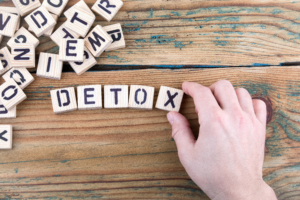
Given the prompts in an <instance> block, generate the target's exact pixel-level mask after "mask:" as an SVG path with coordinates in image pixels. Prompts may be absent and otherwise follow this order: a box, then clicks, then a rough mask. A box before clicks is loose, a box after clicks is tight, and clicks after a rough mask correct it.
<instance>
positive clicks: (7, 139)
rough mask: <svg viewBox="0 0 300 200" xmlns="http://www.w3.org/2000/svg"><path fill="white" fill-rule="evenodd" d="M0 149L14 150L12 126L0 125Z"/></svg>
mask: <svg viewBox="0 0 300 200" xmlns="http://www.w3.org/2000/svg"><path fill="white" fill-rule="evenodd" d="M0 149H12V126H11V125H0Z"/></svg>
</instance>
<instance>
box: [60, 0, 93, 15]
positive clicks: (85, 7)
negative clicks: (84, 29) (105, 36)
mask: <svg viewBox="0 0 300 200" xmlns="http://www.w3.org/2000/svg"><path fill="white" fill-rule="evenodd" d="M76 8H82V9H83V10H85V11H86V12H87V13H89V14H90V15H92V16H95V15H94V13H93V12H92V11H91V9H90V8H89V6H88V5H87V4H86V3H85V2H84V1H83V0H80V1H78V2H77V3H76V4H75V5H74V6H72V7H71V8H69V9H68V10H66V11H65V12H64V15H65V16H66V18H67V19H69V18H71V15H73V13H74V9H76Z"/></svg>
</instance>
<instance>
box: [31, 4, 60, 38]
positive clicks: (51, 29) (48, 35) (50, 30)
mask: <svg viewBox="0 0 300 200" xmlns="http://www.w3.org/2000/svg"><path fill="white" fill-rule="evenodd" d="M45 1H46V0H45ZM45 1H44V2H45ZM50 15H51V16H52V17H53V19H54V20H55V21H56V22H57V19H58V16H57V15H54V14H51V13H50ZM54 28H55V25H54V26H52V28H50V29H49V30H48V31H46V32H45V33H44V34H43V36H47V37H50V36H51V35H52V32H53V30H54ZM28 30H29V31H31V32H33V30H32V28H31V27H29V28H28Z"/></svg>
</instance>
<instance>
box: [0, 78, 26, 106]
mask: <svg viewBox="0 0 300 200" xmlns="http://www.w3.org/2000/svg"><path fill="white" fill-rule="evenodd" d="M26 98H27V97H26V94H25V93H24V92H23V90H22V89H21V88H20V87H19V86H18V84H17V83H16V82H15V81H14V79H12V78H11V79H9V80H8V81H6V82H4V83H3V84H2V85H1V86H0V101H1V102H2V103H3V105H4V107H5V108H6V109H8V110H9V109H11V108H13V107H15V106H16V105H18V104H19V103H21V102H22V101H24V100H25V99H26Z"/></svg>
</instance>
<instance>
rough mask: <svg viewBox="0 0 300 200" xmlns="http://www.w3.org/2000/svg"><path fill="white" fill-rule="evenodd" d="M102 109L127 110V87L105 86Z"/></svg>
mask: <svg viewBox="0 0 300 200" xmlns="http://www.w3.org/2000/svg"><path fill="white" fill-rule="evenodd" d="M104 108H128V85H105V86H104Z"/></svg>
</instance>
